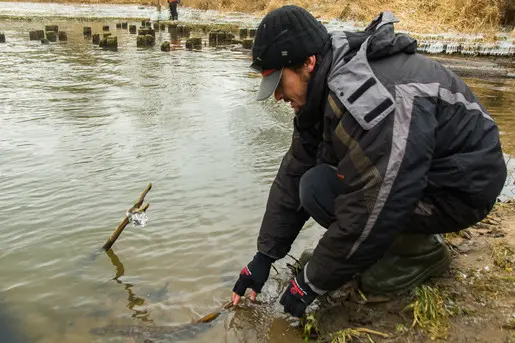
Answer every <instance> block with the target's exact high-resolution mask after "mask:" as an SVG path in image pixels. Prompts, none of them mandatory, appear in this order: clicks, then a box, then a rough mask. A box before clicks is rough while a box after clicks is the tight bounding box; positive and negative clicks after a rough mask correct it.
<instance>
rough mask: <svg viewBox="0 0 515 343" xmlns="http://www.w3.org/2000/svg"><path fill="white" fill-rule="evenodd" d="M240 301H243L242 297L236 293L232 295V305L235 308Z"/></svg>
mask: <svg viewBox="0 0 515 343" xmlns="http://www.w3.org/2000/svg"><path fill="white" fill-rule="evenodd" d="M240 299H241V297H240V296H239V295H238V294H236V293H233V294H232V304H233V305H234V306H236V305H238V303H239V302H240Z"/></svg>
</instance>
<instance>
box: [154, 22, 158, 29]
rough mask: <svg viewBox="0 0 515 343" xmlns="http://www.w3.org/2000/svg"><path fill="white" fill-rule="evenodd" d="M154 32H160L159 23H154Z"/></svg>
mask: <svg viewBox="0 0 515 343" xmlns="http://www.w3.org/2000/svg"><path fill="white" fill-rule="evenodd" d="M154 30H156V31H159V23H154Z"/></svg>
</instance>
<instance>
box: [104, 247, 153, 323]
mask: <svg viewBox="0 0 515 343" xmlns="http://www.w3.org/2000/svg"><path fill="white" fill-rule="evenodd" d="M106 254H107V256H109V259H110V260H111V263H112V264H113V266H114V267H115V268H116V275H115V277H114V278H113V279H112V280H115V281H116V282H117V283H118V284H120V285H123V287H124V289H125V290H126V291H127V294H128V298H127V300H128V301H129V302H128V303H127V307H128V308H129V309H130V310H131V311H133V312H134V313H133V314H132V318H138V319H141V320H142V321H143V322H147V323H154V321H153V320H152V319H150V313H149V312H148V310H147V309H144V310H141V309H138V308H135V307H142V306H143V305H145V299H143V298H140V297H138V296H136V294H134V291H133V290H132V287H134V285H132V284H130V283H124V282H122V281H121V280H120V279H119V278H120V277H122V276H123V275H124V274H125V267H124V266H123V263H122V261H120V259H119V258H118V256H117V255H116V254H115V252H114V250H113V248H111V249H109V250H107V251H106Z"/></svg>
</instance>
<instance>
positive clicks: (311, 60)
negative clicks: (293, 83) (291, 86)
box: [304, 55, 317, 73]
mask: <svg viewBox="0 0 515 343" xmlns="http://www.w3.org/2000/svg"><path fill="white" fill-rule="evenodd" d="M316 63H317V57H316V56H315V55H311V56H309V57H308V59H307V60H306V61H305V62H304V65H305V66H306V70H307V71H308V72H310V73H311V72H313V70H315V65H316Z"/></svg>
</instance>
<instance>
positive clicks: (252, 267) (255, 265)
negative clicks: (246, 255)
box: [232, 252, 274, 305]
mask: <svg viewBox="0 0 515 343" xmlns="http://www.w3.org/2000/svg"><path fill="white" fill-rule="evenodd" d="M272 262H274V259H272V258H271V257H268V256H266V255H265V254H262V253H260V252H257V253H256V255H255V256H254V259H253V260H252V261H250V263H249V264H247V265H246V266H245V267H243V269H242V270H241V272H240V277H239V279H238V281H236V284H235V285H234V288H233V289H232V291H233V292H234V293H233V294H232V302H233V304H234V305H237V304H238V302H239V301H240V298H241V297H242V296H243V295H244V294H245V291H246V290H247V288H251V289H252V291H251V292H250V300H252V301H254V300H256V296H257V294H258V293H261V289H262V288H263V285H264V284H265V282H266V280H267V279H268V275H270V268H271V267H272Z"/></svg>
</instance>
